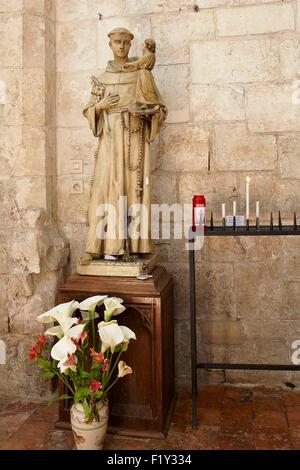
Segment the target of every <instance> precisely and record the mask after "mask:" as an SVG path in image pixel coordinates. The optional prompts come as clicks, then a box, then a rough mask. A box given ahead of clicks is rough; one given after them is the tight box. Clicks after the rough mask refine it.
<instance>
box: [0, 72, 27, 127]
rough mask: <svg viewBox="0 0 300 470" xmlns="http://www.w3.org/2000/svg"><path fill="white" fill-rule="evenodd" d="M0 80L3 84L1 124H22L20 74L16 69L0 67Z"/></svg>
mask: <svg viewBox="0 0 300 470" xmlns="http://www.w3.org/2000/svg"><path fill="white" fill-rule="evenodd" d="M0 80H1V81H3V82H4V84H5V90H6V94H5V104H4V105H3V112H2V113H1V114H0V123H1V125H7V126H10V125H11V126H18V125H21V124H22V75H21V72H19V71H18V70H17V69H13V68H0Z"/></svg>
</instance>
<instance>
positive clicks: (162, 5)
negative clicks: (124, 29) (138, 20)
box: [125, 0, 193, 15]
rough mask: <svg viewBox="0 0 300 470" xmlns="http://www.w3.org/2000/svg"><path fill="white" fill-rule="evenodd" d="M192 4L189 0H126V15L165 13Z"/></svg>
mask: <svg viewBox="0 0 300 470" xmlns="http://www.w3.org/2000/svg"><path fill="white" fill-rule="evenodd" d="M192 6H193V2H192V1H191V0H183V1H182V0H152V1H151V2H149V1H148V0H126V8H125V14H126V15H136V14H138V13H140V14H146V13H165V12H170V11H184V10H189V9H191V8H192Z"/></svg>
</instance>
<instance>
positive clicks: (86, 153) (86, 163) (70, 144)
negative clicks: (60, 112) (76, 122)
mask: <svg viewBox="0 0 300 470" xmlns="http://www.w3.org/2000/svg"><path fill="white" fill-rule="evenodd" d="M96 147H97V139H96V138H95V137H94V136H93V133H92V131H91V130H90V128H89V126H88V122H87V121H86V127H85V128H73V129H72V128H58V129H57V174H58V175H59V176H62V175H71V174H72V173H73V174H77V173H74V170H73V162H74V160H81V161H83V173H82V174H85V175H92V173H93V169H94V162H95V158H94V153H95V150H96ZM82 174H81V175H82Z"/></svg>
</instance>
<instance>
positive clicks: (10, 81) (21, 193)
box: [0, 0, 69, 398]
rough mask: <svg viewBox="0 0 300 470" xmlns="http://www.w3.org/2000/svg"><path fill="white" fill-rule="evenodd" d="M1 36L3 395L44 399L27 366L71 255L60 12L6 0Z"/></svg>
mask: <svg viewBox="0 0 300 470" xmlns="http://www.w3.org/2000/svg"><path fill="white" fill-rule="evenodd" d="M0 31H1V44H0V56H1V62H0V80H1V84H2V91H3V93H2V100H1V104H0V135H1V138H0V158H1V176H0V194H1V207H0V240H1V245H0V299H1V301H0V338H1V340H3V341H5V343H6V365H1V366H0V393H7V394H8V393H9V394H15V395H20V396H25V395H26V396H27V395H30V396H33V397H34V396H35V397H40V396H41V397H43V398H44V397H45V396H47V393H48V392H50V389H49V386H47V387H46V388H45V383H41V382H40V381H36V379H35V376H36V370H33V368H32V367H31V366H26V365H24V359H25V357H26V352H27V350H28V349H29V346H30V345H31V344H32V343H33V342H34V335H37V334H40V333H41V332H42V331H43V330H44V329H43V327H42V326H41V325H39V324H38V323H37V322H36V316H37V315H38V314H39V313H41V312H43V311H45V310H47V309H49V308H51V307H52V306H53V304H54V302H55V292H56V289H57V285H58V283H59V282H60V279H61V278H62V276H63V272H62V268H63V266H64V265H65V264H66V262H67V259H68V254H69V249H68V242H67V241H66V240H64V239H63V238H62V236H61V235H60V233H59V231H58V227H57V225H56V130H55V127H56V102H55V94H56V68H55V42H56V38H55V8H54V4H53V3H52V2H50V1H40V0H39V1H37V0H14V1H11V0H10V1H5V0H4V1H3V0H1V1H0ZM4 88H5V92H4ZM34 369H35V368H34Z"/></svg>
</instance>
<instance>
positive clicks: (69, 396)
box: [58, 393, 73, 400]
mask: <svg viewBox="0 0 300 470" xmlns="http://www.w3.org/2000/svg"><path fill="white" fill-rule="evenodd" d="M72 399H73V397H72V396H71V395H68V394H67V393H64V395H60V397H59V398H58V400H72Z"/></svg>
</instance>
